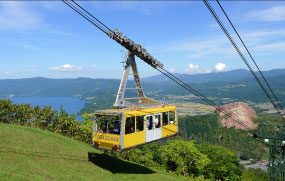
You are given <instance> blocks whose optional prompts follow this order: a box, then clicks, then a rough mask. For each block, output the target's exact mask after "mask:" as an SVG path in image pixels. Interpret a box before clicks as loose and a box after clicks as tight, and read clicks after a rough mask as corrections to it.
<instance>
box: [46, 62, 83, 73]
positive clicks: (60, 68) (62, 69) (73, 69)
mask: <svg viewBox="0 0 285 181" xmlns="http://www.w3.org/2000/svg"><path fill="white" fill-rule="evenodd" d="M49 70H53V71H60V72H79V71H82V70H83V69H82V67H78V66H74V65H71V64H64V65H62V66H57V67H51V68H49Z"/></svg>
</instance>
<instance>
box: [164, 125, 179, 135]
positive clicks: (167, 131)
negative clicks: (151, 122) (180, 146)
mask: <svg viewBox="0 0 285 181" xmlns="http://www.w3.org/2000/svg"><path fill="white" fill-rule="evenodd" d="M176 133H177V125H176V124H169V125H165V126H162V137H167V136H172V135H174V134H176Z"/></svg>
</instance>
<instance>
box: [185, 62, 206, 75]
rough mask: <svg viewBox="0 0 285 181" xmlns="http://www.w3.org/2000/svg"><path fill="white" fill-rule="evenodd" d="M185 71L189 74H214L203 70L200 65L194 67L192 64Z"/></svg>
mask: <svg viewBox="0 0 285 181" xmlns="http://www.w3.org/2000/svg"><path fill="white" fill-rule="evenodd" d="M185 71H186V73H188V74H203V73H210V72H212V71H211V70H209V69H205V68H201V67H200V66H199V65H194V64H192V63H190V64H189V65H188V67H187V68H186V70H185Z"/></svg>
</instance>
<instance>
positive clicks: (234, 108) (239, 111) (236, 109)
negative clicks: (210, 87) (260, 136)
mask: <svg viewBox="0 0 285 181" xmlns="http://www.w3.org/2000/svg"><path fill="white" fill-rule="evenodd" d="M219 108H221V109H223V110H225V111H226V112H228V113H230V114H231V115H232V117H234V118H236V119H238V120H240V121H241V122H243V123H244V124H246V125H247V127H248V128H249V129H254V128H256V127H257V125H256V124H255V123H254V122H253V119H254V118H255V117H256V112H255V111H254V110H253V109H252V108H251V107H250V106H249V105H247V104H246V103H243V102H235V103H229V104H225V105H223V106H220V107H219ZM219 117H220V118H219V120H220V123H221V124H222V125H223V126H224V127H227V128H229V127H235V128H237V129H246V128H245V127H244V126H243V125H241V124H239V123H238V122H236V121H235V120H233V119H232V118H230V117H229V116H225V115H224V114H223V113H220V114H219Z"/></svg>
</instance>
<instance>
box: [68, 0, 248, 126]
mask: <svg viewBox="0 0 285 181" xmlns="http://www.w3.org/2000/svg"><path fill="white" fill-rule="evenodd" d="M62 1H63V2H64V3H65V4H67V5H68V6H69V7H70V8H72V9H73V10H74V11H76V12H77V13H78V14H80V15H81V16H82V17H83V18H85V19H86V20H88V21H89V22H90V23H92V24H93V25H94V26H96V27H97V28H99V29H100V30H101V31H103V32H104V33H105V34H107V35H109V32H108V30H110V31H111V32H113V31H112V30H111V29H110V28H108V27H107V26H106V25H104V24H103V23H102V22H100V21H99V20H98V19H97V18H95V17H94V16H93V15H91V14H90V13H89V12H88V11H87V10H85V9H84V8H83V7H81V6H80V5H79V4H77V3H75V2H74V1H65V0H62ZM72 3H74V4H75V5H73V4H72ZM84 12H85V13H84ZM86 13H87V15H86ZM88 15H89V16H88ZM92 18H94V19H95V20H93V19H92ZM98 22H99V23H98ZM102 25H103V27H104V28H103V27H102ZM118 43H119V42H118ZM123 46H124V47H126V46H125V45H123ZM142 60H144V59H142ZM144 61H145V60H144ZM147 63H148V62H147ZM148 64H149V65H151V66H152V67H153V68H155V69H156V70H157V71H159V72H160V73H162V74H163V75H165V76H166V77H168V78H169V79H171V80H172V81H174V82H175V83H176V84H178V85H180V86H181V87H183V88H184V89H186V90H187V91H188V92H191V93H192V94H194V95H195V96H197V97H199V98H200V99H202V100H203V101H204V102H206V103H207V104H209V105H211V106H213V107H214V108H216V110H218V111H219V112H221V113H223V114H225V115H227V116H229V117H230V118H232V119H233V120H234V121H235V122H237V123H238V124H240V125H242V126H244V127H245V128H246V129H248V130H250V129H249V127H248V126H247V124H245V123H244V122H242V121H240V120H238V119H237V118H235V117H233V116H232V115H231V114H230V113H229V112H227V111H226V110H224V109H223V108H221V107H219V106H218V105H217V104H215V103H214V102H213V101H211V100H210V99H208V98H207V97H206V96H205V95H203V94H201V93H199V92H198V91H197V90H195V89H194V88H192V87H191V86H190V85H188V84H186V83H185V82H183V81H182V80H181V79H179V78H178V77H176V76H175V75H173V74H172V73H170V72H169V71H167V70H165V69H164V68H163V66H158V65H153V64H150V63H148Z"/></svg>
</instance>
